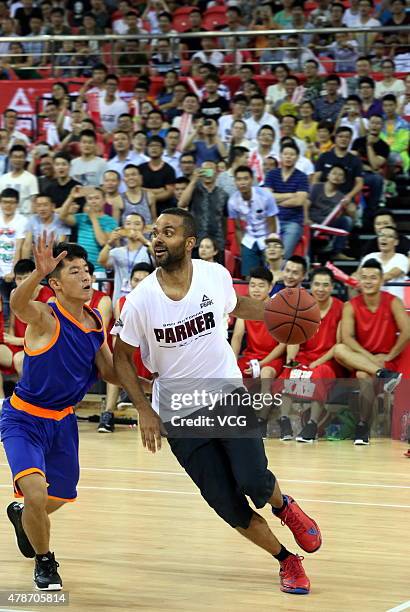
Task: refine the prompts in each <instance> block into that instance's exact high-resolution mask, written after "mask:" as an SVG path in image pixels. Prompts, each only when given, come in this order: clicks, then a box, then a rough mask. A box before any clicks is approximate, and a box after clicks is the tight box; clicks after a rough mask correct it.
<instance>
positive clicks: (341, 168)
mask: <svg viewBox="0 0 410 612" xmlns="http://www.w3.org/2000/svg"><path fill="white" fill-rule="evenodd" d="M333 168H339V170H343V172H344V173H345V175H346V174H347V170H346V168H345V167H344V166H342V164H332V166H331V168H330V170H329V172H330V171H331V170H333Z"/></svg>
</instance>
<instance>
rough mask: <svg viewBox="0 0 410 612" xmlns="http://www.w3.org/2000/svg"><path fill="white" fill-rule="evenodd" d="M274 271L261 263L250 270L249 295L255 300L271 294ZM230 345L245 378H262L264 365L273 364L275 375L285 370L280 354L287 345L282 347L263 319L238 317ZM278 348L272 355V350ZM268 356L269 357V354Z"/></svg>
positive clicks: (274, 376)
mask: <svg viewBox="0 0 410 612" xmlns="http://www.w3.org/2000/svg"><path fill="white" fill-rule="evenodd" d="M272 282H273V275H272V272H271V271H270V270H267V269H266V268H263V267H262V266H261V267H258V268H253V269H252V270H251V271H250V278H249V296H250V297H251V298H253V299H255V300H261V301H262V302H264V301H265V300H267V299H268V297H269V292H270V290H271V289H272ZM245 333H246V348H245V350H244V351H243V354H242V357H240V358H239V359H238V357H239V354H240V352H241V346H242V340H243V338H244V336H245ZM231 346H232V349H233V352H234V353H235V356H236V358H237V359H238V365H239V368H240V370H241V372H242V374H243V376H244V377H245V378H249V377H251V378H258V377H259V376H261V378H263V370H264V368H272V369H273V372H272V376H270V378H276V377H277V376H279V374H280V373H281V371H282V368H283V359H282V358H281V357H280V355H281V354H283V353H284V345H281V346H280V348H279V349H278V347H279V343H278V342H277V341H276V340H275V339H274V338H273V337H272V336H271V334H270V333H269V331H268V329H267V327H266V325H265V323H264V322H263V321H245V320H244V319H236V322H235V327H234V330H233V336H232V340H231ZM273 350H276V352H275V353H274V355H273V357H272V356H271V353H272V351H273ZM268 356H269V359H267V357H268Z"/></svg>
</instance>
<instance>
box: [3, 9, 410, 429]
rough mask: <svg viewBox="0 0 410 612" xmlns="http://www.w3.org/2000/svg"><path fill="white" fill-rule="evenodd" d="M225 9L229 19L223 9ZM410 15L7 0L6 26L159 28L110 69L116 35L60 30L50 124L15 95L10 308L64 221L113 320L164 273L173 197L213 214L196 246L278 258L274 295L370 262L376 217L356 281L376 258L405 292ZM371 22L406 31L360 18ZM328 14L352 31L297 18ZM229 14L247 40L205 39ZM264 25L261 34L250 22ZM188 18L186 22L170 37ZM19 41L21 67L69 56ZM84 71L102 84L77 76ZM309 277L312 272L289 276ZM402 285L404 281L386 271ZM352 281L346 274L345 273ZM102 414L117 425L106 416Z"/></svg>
mask: <svg viewBox="0 0 410 612" xmlns="http://www.w3.org/2000/svg"><path fill="white" fill-rule="evenodd" d="M308 5H309V6H308ZM311 5H313V6H311ZM184 9H186V11H185V13H184ZM212 11H213V12H214V13H215V14H217V13H218V14H219V16H220V20H219V22H218V23H217V24H215V21H212V20H210V19H208V17H209V14H210V13H212ZM183 14H184V15H185V17H184V19H185V21H184V22H183V23H182V15H183ZM409 19H410V17H409V13H408V12H406V6H405V4H404V2H403V0H392V1H391V2H390V3H387V4H386V3H383V4H382V5H380V6H378V7H374V6H373V2H372V0H360V1H359V2H357V1H356V0H353V1H352V2H351V3H343V4H341V3H338V2H333V3H331V2H329V1H328V0H320V1H319V2H318V3H317V4H314V3H311V2H309V3H307V2H306V3H305V6H303V5H301V4H300V3H298V2H294V1H293V0H283V3H279V2H272V3H263V4H262V5H256V4H253V3H252V2H251V3H245V2H240V1H239V0H229V1H228V2H227V5H226V6H224V5H222V4H219V3H217V2H208V3H207V2H206V1H204V0H199V2H198V3H197V4H192V3H191V4H190V6H189V7H187V6H185V4H184V5H183V6H182V7H180V6H178V5H177V4H176V3H175V2H174V1H168V2H165V0H148V3H147V4H146V5H143V4H141V3H139V2H136V1H133V0H130V1H127V0H121V1H120V2H119V3H118V4H117V3H115V2H103V1H102V0H83V1H78V2H77V1H75V2H71V0H69V1H68V2H64V1H51V0H43V2H39V3H38V4H34V3H33V1H32V0H21V2H20V1H19V2H16V3H12V4H10V5H9V3H6V2H2V1H1V0H0V24H1V31H0V34H3V35H4V36H23V37H24V36H27V35H38V34H41V33H45V34H51V35H53V34H61V35H67V34H75V33H78V34H86V35H87V36H92V35H95V34H107V40H109V34H111V33H115V34H120V35H123V34H135V35H138V34H142V35H144V36H146V38H142V39H139V38H138V39H135V40H126V39H124V40H123V41H115V42H113V43H110V44H111V45H112V46H111V51H112V52H113V54H112V58H117V59H114V61H113V63H112V65H111V66H110V67H107V65H106V64H104V63H102V58H103V51H104V50H103V47H104V44H103V43H102V42H100V41H95V40H92V39H90V40H89V41H87V42H83V41H81V42H74V43H73V42H71V41H64V42H59V43H53V44H54V45H58V47H57V48H56V47H54V49H53V54H54V53H55V52H56V51H57V54H58V55H57V56H56V57H58V60H57V63H56V64H55V65H56V68H55V74H56V75H58V78H56V79H55V81H54V84H53V86H52V90H51V91H50V92H49V94H48V95H46V96H44V98H43V99H42V101H41V116H40V117H38V118H37V119H38V121H37V125H36V126H35V129H34V131H31V132H30V131H28V130H27V129H26V124H25V123H24V120H23V118H21V117H19V114H18V112H17V111H16V110H15V109H14V108H8V109H6V110H5V112H4V113H3V117H2V126H1V129H0V209H1V210H0V233H1V236H0V291H1V296H2V299H3V312H4V314H5V317H6V319H7V316H8V298H9V295H10V292H11V290H12V288H13V286H14V283H15V281H17V272H18V271H19V270H20V269H21V270H26V268H25V267H24V265H23V264H21V263H19V262H21V261H25V262H27V261H30V260H31V258H32V242H33V240H36V238H38V236H39V235H40V233H41V232H42V231H44V230H46V231H47V232H53V233H54V234H55V235H56V236H57V237H58V238H59V239H70V240H75V241H77V242H78V243H79V244H81V245H82V246H83V247H84V248H86V250H87V252H88V255H89V261H90V265H91V266H92V268H93V274H94V278H95V281H96V282H98V283H99V284H98V289H97V285H95V290H94V295H93V299H92V305H93V306H98V305H100V307H101V309H102V310H104V312H105V315H104V318H105V320H106V322H107V324H109V323H110V321H111V319H112V316H113V311H114V309H115V310H116V312H117V313H118V312H119V308H120V306H121V304H122V303H123V302H121V303H120V300H123V299H124V297H125V296H126V295H127V293H128V292H129V291H130V290H131V288H132V287H134V286H136V284H137V283H138V282H139V281H140V280H141V279H142V278H143V277H144V276H145V275H146V274H148V273H149V272H150V271H151V270H152V269H153V265H154V261H153V256H152V251H151V243H150V229H151V226H152V224H153V223H154V222H155V220H156V218H157V216H158V215H159V214H161V212H162V211H163V210H165V209H166V208H168V207H170V206H179V207H182V208H186V209H189V210H190V211H191V212H192V213H193V215H194V216H195V218H196V220H197V224H198V231H199V239H198V245H197V248H196V250H195V256H196V257H200V258H202V259H205V260H207V261H218V262H220V263H223V264H225V265H226V266H227V268H228V269H229V270H230V272H231V273H232V275H233V276H236V277H238V278H241V279H244V280H249V278H251V279H252V270H255V269H259V270H260V269H262V270H265V271H267V272H269V274H271V275H272V279H271V280H269V278H268V277H266V278H265V277H264V276H263V274H262V279H260V280H262V281H264V282H267V283H268V285H269V292H270V293H271V294H272V293H274V292H276V291H278V290H279V289H280V288H283V287H284V286H297V285H298V284H299V283H300V282H302V281H303V279H306V278H307V275H308V269H309V267H310V266H311V265H312V263H314V262H320V263H322V262H324V261H325V260H327V259H328V260H338V261H339V262H342V263H343V262H350V261H353V260H354V259H355V258H354V257H352V252H351V249H350V246H349V244H350V243H349V240H350V236H351V233H352V232H356V234H360V233H361V232H364V233H375V235H376V239H375V240H376V242H375V243H374V244H372V245H371V248H369V249H367V250H366V252H363V253H362V254H361V255H363V259H362V260H361V262H360V266H359V268H358V269H357V270H356V271H355V268H353V269H352V270H351V272H352V274H351V276H349V283H350V284H351V285H352V287H354V286H355V285H357V283H358V282H360V278H361V270H362V266H363V265H367V264H368V261H369V260H370V261H371V262H374V261H376V263H377V266H376V269H378V266H379V267H380V272H381V281H382V284H384V286H385V289H386V290H387V291H388V292H389V293H390V294H393V295H395V296H396V297H397V298H404V297H405V295H404V292H405V288H404V285H403V282H405V281H406V279H407V276H408V272H409V241H408V240H407V238H406V237H405V236H404V235H402V234H401V233H400V231H399V228H398V227H397V222H396V219H395V217H394V215H392V213H391V212H390V210H389V206H390V202H391V199H390V196H391V194H392V193H393V194H394V193H396V191H395V189H396V187H395V184H396V181H397V180H398V177H401V179H402V178H403V177H404V179H406V177H407V179H408V171H409V167H410V157H409V142H410V140H409V123H408V119H409V118H410V74H408V72H409V54H408V44H407V43H408V39H409V32H407V31H406V30H402V29H401V27H400V26H402V25H409ZM210 24H211V25H212V27H211V26H210ZM367 25H369V26H372V27H373V26H374V27H376V26H379V25H394V26H396V30H395V31H394V32H393V33H392V32H389V33H385V34H379V33H378V32H377V31H375V32H374V33H372V34H368V35H364V34H363V33H355V31H354V28H355V27H360V26H367ZM322 26H326V27H327V26H329V27H334V28H338V32H335V34H331V33H327V34H325V35H322V34H316V33H312V34H300V35H298V34H297V32H295V33H294V34H292V35H289V36H284V35H281V33H280V32H281V29H293V28H304V29H307V30H309V29H312V28H315V27H322ZM216 27H217V28H218V29H219V30H220V31H221V32H234V31H243V32H244V35H241V36H238V37H236V41H235V49H236V50H235V53H233V52H232V49H230V45H231V42H232V39H230V38H226V39H224V38H223V37H222V36H219V37H218V36H215V37H214V38H212V37H206V36H203V37H201V36H195V34H197V33H201V32H204V31H205V30H209V29H212V30H214V29H215V28H216ZM267 29H269V30H275V31H276V32H275V35H274V36H272V35H267V34H266V30H267ZM182 30H184V31H187V32H188V33H189V34H191V36H189V37H183V36H181V35H180V32H181V31H182ZM251 30H253V31H257V32H258V34H257V35H256V36H255V35H253V36H250V35H249V36H246V35H245V34H246V32H247V31H249V32H250V31H251ZM178 33H179V34H178ZM168 34H175V35H176V34H178V36H179V37H180V38H179V39H177V38H174V39H173V40H172V41H170V40H169V39H166V38H163V36H164V35H168ZM153 36H154V38H153ZM6 44H7V45H8V43H3V42H1V40H0V54H2V55H3V56H4V57H3V58H2V60H1V62H2V78H5V79H7V78H12V76H11V75H13V78H15V77H17V78H36V77H37V76H41V75H42V74H43V73H42V70H43V69H46V68H47V66H48V65H49V62H50V52H51V51H50V47H49V44H48V43H45V42H42V41H39V42H31V41H30V42H27V43H21V42H17V41H16V42H15V43H11V44H10V45H9V46H7V47H6V46H4V45H6ZM250 50H251V51H250ZM16 58H17V59H16ZM135 75H136V76H135ZM70 76H77V77H86V80H81V81H80V82H76V83H74V84H72V83H71V84H69V83H68V82H66V81H64V78H65V77H70ZM122 76H127V77H131V76H132V77H134V79H133V87H134V88H133V91H132V93H130V92H129V91H123V89H122V79H121V77H122ZM373 224H374V227H373ZM298 257H299V259H298ZM295 258H296V259H295ZM25 265H26V267H27V266H28V267H27V270H28V269H29V266H30V264H25ZM19 266H20V268H19ZM107 275H108V281H107ZM292 275H293V276H292ZM293 277H296V278H297V282H296V284H293V285H292V284H290V285H289V284H287V282H288V281H286V279H288V278H293ZM299 277H300V278H299ZM341 278H342V277H341ZM358 279H359V280H358ZM392 281H393V282H394V281H396V283H397V282H399V283H401V284H399V285H397V284H395V285H393V286H390V285H389V284H386V283H391V282H392ZM292 282H294V281H291V283H292ZM333 282H334V279H333V276H331V284H332V288H333ZM102 289H103V290H104V291H102ZM353 290H354V289H353ZM355 290H356V291H357V289H355ZM44 297H47V299H49V296H44V295H43V294H41V298H39V299H42V298H44ZM11 325H12V326H13V325H14V323H13V320H11ZM13 329H14V328H13ZM18 329H19V330H20V331H21V328H18ZM242 331H244V330H242ZM16 338H17V339H18V341H16ZM21 338H22V336H18V334H17V333H15V330H14V331H13V330H12V329H11V328H9V332H7V334H5V335H4V344H1V345H0V365H1V367H2V368H3V369H5V371H8V370H11V371H12V370H13V369H14V370H15V371H16V372H19V371H20V370H21V358H22V356H21V355H20V356H19V357H16V355H19V354H20V353H21V346H22V340H21ZM13 339H14V340H13ZM16 342H17V344H16ZM335 342H336V340H335ZM16 346H17V347H19V350H16V348H15V347H16ZM13 347H14V348H13ZM239 348H240V347H239ZM269 352H270V351H268V353H269ZM238 355H239V353H238ZM279 357H281V355H278V356H276V354H275V357H274V360H275V359H279ZM342 361H343V360H342ZM275 363H276V365H277V362H275ZM140 366H141V364H140ZM141 367H142V366H141ZM357 369H359V368H357ZM268 370H269V376H267V378H268V379H269V380H270V379H271V378H275V377H276V376H277V375H278V373H277V372H276V366H275V367H273V368H272V367H271V366H269V368H268ZM272 370H275V374H274V375H272ZM145 374H146V376H147V377H149V373H145ZM370 374H372V372H371V373H370ZM117 395H118V393H117V390H113V389H110V390H109V393H108V396H107V412H108V413H109V414H110V415H111V414H112V411H113V409H114V407H115V401H116V397H117ZM110 418H111V417H110ZM110 428H111V429H110ZM102 430H107V431H110V430H112V424H110V422H109V421H107V420H106V422H105V423H103V424H102Z"/></svg>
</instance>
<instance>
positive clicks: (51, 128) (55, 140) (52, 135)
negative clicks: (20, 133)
mask: <svg viewBox="0 0 410 612" xmlns="http://www.w3.org/2000/svg"><path fill="white" fill-rule="evenodd" d="M44 128H45V130H46V138H47V142H48V144H49V145H50V146H51V147H55V146H56V145H59V144H60V142H61V140H60V136H59V134H58V130H57V126H56V124H55V123H54V122H53V121H45V122H44ZM63 130H65V131H66V132H71V117H69V116H68V115H66V116H65V117H64V122H63Z"/></svg>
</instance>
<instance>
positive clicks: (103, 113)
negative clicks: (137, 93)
mask: <svg viewBox="0 0 410 612" xmlns="http://www.w3.org/2000/svg"><path fill="white" fill-rule="evenodd" d="M123 113H128V104H127V103H126V102H124V101H123V100H120V99H116V100H114V102H112V103H111V104H107V103H106V102H105V98H104V96H101V98H100V117H101V124H102V126H103V128H104V130H106V132H112V131H113V130H115V128H116V127H117V121H118V117H119V116H120V115H122V114H123Z"/></svg>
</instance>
